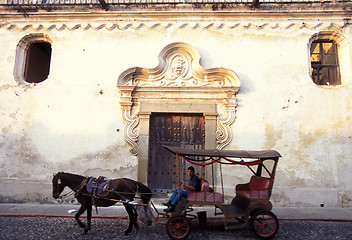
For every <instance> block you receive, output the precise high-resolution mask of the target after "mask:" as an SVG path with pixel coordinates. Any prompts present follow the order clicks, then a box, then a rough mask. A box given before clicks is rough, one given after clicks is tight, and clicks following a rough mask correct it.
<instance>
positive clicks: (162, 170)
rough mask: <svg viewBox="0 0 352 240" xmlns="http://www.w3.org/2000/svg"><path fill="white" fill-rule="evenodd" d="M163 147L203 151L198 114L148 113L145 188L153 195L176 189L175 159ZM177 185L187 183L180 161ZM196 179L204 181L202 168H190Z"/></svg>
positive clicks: (202, 129) (202, 126)
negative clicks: (147, 153)
mask: <svg viewBox="0 0 352 240" xmlns="http://www.w3.org/2000/svg"><path fill="white" fill-rule="evenodd" d="M163 145H167V146H174V147H183V148H190V149H203V148H204V145H205V119H204V116H203V115H202V114H168V113H152V114H151V117H150V127H149V159H148V186H149V188H151V189H152V190H153V191H154V192H169V191H170V190H171V191H173V190H174V189H175V188H176V187H177V186H176V156H175V155H174V154H173V153H171V152H170V151H168V150H166V149H165V148H164V147H163ZM180 165H181V166H182V169H181V172H180V174H181V176H180V181H186V182H187V181H188V174H187V168H188V167H189V166H190V164H189V163H188V162H186V161H184V160H183V162H181V164H180ZM193 167H194V168H195V170H196V174H197V175H198V177H205V172H204V167H201V166H193Z"/></svg>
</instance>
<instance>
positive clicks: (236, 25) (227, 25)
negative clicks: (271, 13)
mask: <svg viewBox="0 0 352 240" xmlns="http://www.w3.org/2000/svg"><path fill="white" fill-rule="evenodd" d="M345 27H346V24H345V23H344V22H338V23H332V22H320V21H316V22H312V23H310V24H308V23H305V22H302V21H296V22H294V23H289V22H287V23H281V22H277V23H276V22H268V23H261V24H257V23H255V22H253V23H249V22H223V23H212V22H199V23H187V22H186V23H183V22H181V23H173V22H165V23H164V22H163V23H143V22H136V23H130V22H124V23H119V24H116V23H111V24H104V23H103V24H101V23H84V24H83V23H82V24H81V23H72V24H71V23H63V24H61V23H55V24H52V23H47V24H28V23H15V24H3V25H0V28H6V29H7V30H19V31H27V30H28V31H51V30H53V31H65V30H69V31H75V30H79V29H82V30H85V31H89V30H93V31H100V30H107V31H114V30H119V31H126V30H131V29H133V30H136V31H138V30H141V29H148V30H154V29H157V28H163V29H169V28H178V29H187V28H189V29H193V30H196V29H202V30H218V31H221V30H240V29H241V28H242V29H246V30H249V29H252V30H254V31H258V30H259V31H265V30H278V29H281V30H286V31H287V30H292V29H294V30H302V29H303V30H304V29H309V30H313V31H315V30H317V29H318V30H322V29H327V30H334V29H337V30H341V29H343V28H345Z"/></svg>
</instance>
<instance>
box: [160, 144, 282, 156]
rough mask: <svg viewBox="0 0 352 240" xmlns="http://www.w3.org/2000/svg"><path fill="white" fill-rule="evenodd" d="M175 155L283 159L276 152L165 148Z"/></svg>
mask: <svg viewBox="0 0 352 240" xmlns="http://www.w3.org/2000/svg"><path fill="white" fill-rule="evenodd" d="M164 147H165V148H166V149H167V150H169V151H170V152H172V153H174V154H179V155H183V156H203V157H221V158H225V157H226V158H249V159H275V158H279V157H281V155H280V153H279V152H277V151H275V150H262V151H246V150H219V149H188V148H181V147H171V146H164Z"/></svg>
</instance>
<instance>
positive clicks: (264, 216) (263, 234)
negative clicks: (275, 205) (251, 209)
mask: <svg viewBox="0 0 352 240" xmlns="http://www.w3.org/2000/svg"><path fill="white" fill-rule="evenodd" d="M250 224H251V228H252V230H253V232H254V233H255V235H257V236H258V237H259V238H261V239H271V238H273V237H274V236H275V235H276V233H277V231H278V230H279V221H278V220H277V217H276V216H275V214H274V213H272V212H270V211H267V210H260V211H258V212H255V213H254V214H253V215H252V217H251V222H250Z"/></svg>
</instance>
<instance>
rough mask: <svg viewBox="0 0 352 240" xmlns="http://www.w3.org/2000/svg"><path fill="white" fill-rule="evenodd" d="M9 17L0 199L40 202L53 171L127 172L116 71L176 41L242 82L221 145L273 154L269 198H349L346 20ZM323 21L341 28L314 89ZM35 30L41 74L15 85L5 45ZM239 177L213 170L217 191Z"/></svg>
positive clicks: (4, 39) (131, 166) (295, 201)
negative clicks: (42, 57)
mask: <svg viewBox="0 0 352 240" xmlns="http://www.w3.org/2000/svg"><path fill="white" fill-rule="evenodd" d="M88 23H89V24H91V25H90V26H91V27H89V28H88V29H85V28H86V26H87V25H88ZM197 23H199V25H196V24H197ZM211 23H213V25H210V24H211ZM12 24H13V25H15V26H16V27H11V28H10V27H8V26H9V25H2V26H1V27H0V36H1V38H0V55H1V56H2V57H1V58H0V95H1V102H0V112H1V113H0V114H1V122H0V130H1V132H0V156H1V159H0V166H1V170H0V201H41V202H46V201H51V200H52V198H51V195H50V193H51V177H52V174H53V173H55V172H58V171H67V172H75V173H79V174H82V175H95V176H99V175H105V176H107V177H111V178H112V177H113V178H117V177H131V178H135V179H136V178H137V163H138V161H137V158H136V157H135V156H132V155H131V154H130V153H129V146H128V145H127V144H126V142H125V140H124V137H123V126H124V124H123V121H122V118H121V111H120V105H119V94H118V89H117V87H116V84H117V79H118V77H119V75H120V74H121V73H122V72H123V71H125V70H126V69H128V68H131V67H134V66H139V67H144V68H154V67H156V66H157V65H158V63H159V62H158V61H159V60H158V54H159V53H160V51H161V49H162V48H164V47H165V46H166V45H168V44H170V43H173V42H186V43H188V44H190V45H192V46H193V47H195V48H196V49H197V50H198V52H199V54H200V56H201V64H202V66H203V67H205V68H210V67H225V68H229V69H231V70H233V71H234V72H235V73H236V74H237V75H238V76H239V78H240V80H241V84H242V87H241V89H240V91H239V94H238V96H237V98H238V107H237V112H236V116H237V118H236V120H235V123H234V124H233V125H232V130H233V135H234V138H233V141H232V142H231V144H230V145H229V146H228V147H227V148H228V149H248V150H259V149H275V150H278V151H279V152H280V153H281V154H282V156H283V158H282V159H281V160H280V162H279V166H278V171H277V178H276V182H275V188H274V191H273V200H274V204H276V205H286V206H293V205H305V206H307V205H314V206H318V205H320V204H325V205H327V206H352V204H351V201H350V200H351V199H352V183H351V182H352V177H351V175H350V174H349V170H350V169H351V165H352V157H351V156H352V119H351V104H350V103H351V98H352V91H351V89H352V86H351V84H352V83H351V82H352V72H351V67H350V66H351V64H352V62H351V58H352V52H351V45H350V43H351V41H352V33H351V26H347V27H344V28H342V25H343V24H341V23H340V22H338V21H337V23H336V26H337V27H336V26H334V28H332V27H331V20H329V21H326V22H324V21H323V20H321V21H320V22H319V21H318V20H317V21H314V22H310V23H308V24H310V25H309V26H308V27H302V26H303V25H302V21H288V20H281V19H277V20H275V21H273V22H269V23H267V22H265V21H264V20H255V19H253V20H251V21H246V22H243V21H234V22H230V21H228V22H227V21H225V20H223V21H219V22H217V21H213V22H210V23H205V22H201V20H199V21H196V20H193V21H187V22H186V21H185V22H178V21H174V22H173V21H166V20H165V21H164V22H163V21H158V22H147V23H143V24H144V25H140V24H141V23H140V22H136V23H131V22H118V24H119V26H120V29H119V28H118V27H114V26H113V24H112V23H107V22H104V21H100V22H95V21H89V22H69V23H66V26H67V27H66V28H65V29H60V27H61V26H62V24H63V22H60V21H57V22H40V21H37V22H33V23H32V22H31V23H30V24H34V25H33V26H32V27H31V26H30V27H28V28H26V27H25V26H26V25H28V24H29V23H28V22H20V23H16V22H14V23H12ZM39 24H42V26H43V27H41V28H39V29H38V28H37V26H38V25H39ZM77 24H81V25H79V27H74V26H77ZM102 24H106V27H99V26H101V25H102ZM128 24H131V25H128ZM50 26H56V27H57V28H51V27H50ZM259 26H260V27H259ZM323 30H337V31H338V32H339V33H340V34H342V35H343V36H344V37H345V40H346V41H345V43H346V45H345V46H344V49H343V53H342V54H341V56H340V61H342V62H341V68H342V70H341V71H342V75H343V76H342V81H343V85H342V86H338V87H319V86H316V85H315V84H314V83H313V82H312V80H311V78H310V76H309V72H310V69H309V49H308V42H309V39H310V37H311V36H312V35H313V34H315V33H317V32H319V31H323ZM38 32H40V33H44V34H46V35H48V36H49V37H50V39H51V40H52V41H53V44H52V58H51V69H50V75H49V77H48V79H47V80H46V81H44V82H43V83H40V84H37V85H35V86H33V85H28V86H26V87H24V86H19V85H18V84H17V82H16V81H15V80H14V77H13V69H14V62H15V55H16V45H17V43H18V42H19V41H20V40H21V39H22V38H23V37H24V36H26V35H28V34H31V33H38ZM141 151H143V150H141ZM144 151H146V150H144ZM234 172H235V173H236V174H234ZM249 175H250V172H249V171H248V174H244V173H243V169H242V168H240V167H239V168H238V167H233V168H230V167H229V168H227V169H224V176H225V187H226V193H227V194H232V193H233V187H234V185H235V184H237V183H239V182H243V181H246V180H247V179H248V176H249Z"/></svg>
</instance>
